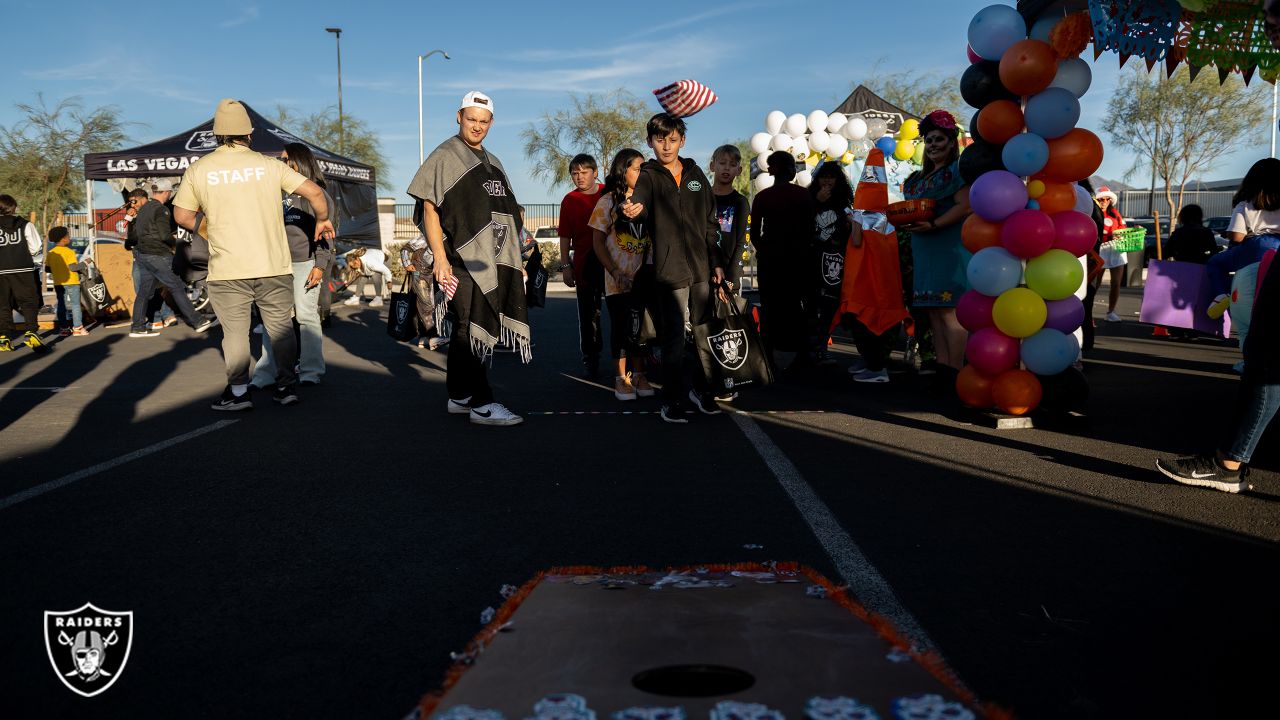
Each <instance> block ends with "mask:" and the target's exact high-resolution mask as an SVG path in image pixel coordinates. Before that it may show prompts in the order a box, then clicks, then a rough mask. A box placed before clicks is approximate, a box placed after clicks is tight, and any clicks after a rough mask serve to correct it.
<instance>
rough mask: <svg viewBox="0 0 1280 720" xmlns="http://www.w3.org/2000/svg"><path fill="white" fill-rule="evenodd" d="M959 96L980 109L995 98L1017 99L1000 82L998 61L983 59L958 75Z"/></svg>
mask: <svg viewBox="0 0 1280 720" xmlns="http://www.w3.org/2000/svg"><path fill="white" fill-rule="evenodd" d="M960 96H961V97H963V98H964V101H965V102H967V103H969V105H971V106H973V107H976V108H978V109H982V108H984V107H986V106H987V104H988V103H992V102H995V101H996V100H1017V99H1018V96H1017V95H1014V94H1013V93H1011V92H1009V91H1008V90H1007V89H1005V86H1004V85H1003V84H1001V82H1000V63H997V62H991V61H989V60H984V61H982V62H979V63H974V64H972V65H970V66H969V67H968V68H966V69H965V71H964V74H963V75H961V76H960Z"/></svg>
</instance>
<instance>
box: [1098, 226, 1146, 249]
mask: <svg viewBox="0 0 1280 720" xmlns="http://www.w3.org/2000/svg"><path fill="white" fill-rule="evenodd" d="M1146 246H1147V229H1146V228H1141V227H1131V228H1124V229H1122V230H1116V231H1115V232H1114V233H1112V235H1111V242H1105V243H1102V247H1104V248H1107V249H1110V250H1114V251H1116V252H1140V251H1142V249H1143V248H1145V247H1146Z"/></svg>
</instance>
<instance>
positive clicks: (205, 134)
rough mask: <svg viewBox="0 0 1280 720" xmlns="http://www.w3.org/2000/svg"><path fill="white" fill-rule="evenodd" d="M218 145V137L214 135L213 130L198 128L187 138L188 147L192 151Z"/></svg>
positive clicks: (211, 148) (210, 148) (212, 147)
mask: <svg viewBox="0 0 1280 720" xmlns="http://www.w3.org/2000/svg"><path fill="white" fill-rule="evenodd" d="M217 147H218V138H216V137H214V134H213V131H212V130H197V131H195V132H193V133H191V137H190V138H188V139H187V149H188V150H190V151H191V152H200V151H201V150H213V149H215V148H217Z"/></svg>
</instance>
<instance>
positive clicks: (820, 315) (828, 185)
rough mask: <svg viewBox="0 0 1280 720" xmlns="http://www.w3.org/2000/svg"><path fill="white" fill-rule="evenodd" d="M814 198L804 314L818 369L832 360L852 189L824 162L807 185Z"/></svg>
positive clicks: (833, 165) (836, 168)
mask: <svg viewBox="0 0 1280 720" xmlns="http://www.w3.org/2000/svg"><path fill="white" fill-rule="evenodd" d="M809 194H810V195H811V196H812V197H813V205H814V220H813V233H812V235H811V237H810V244H809V268H808V272H809V274H810V275H812V276H813V277H814V279H813V280H812V282H811V284H810V291H809V297H808V299H807V300H806V302H805V313H806V315H807V316H808V320H809V354H810V356H811V357H812V358H813V359H814V360H815V361H816V362H817V363H818V364H819V365H831V364H834V363H835V360H834V359H832V358H831V356H830V353H828V352H827V341H828V339H829V338H830V337H831V325H832V319H833V318H834V317H835V314H836V308H837V307H839V305H840V286H841V284H842V283H843V282H844V263H845V255H844V251H845V245H846V244H847V243H848V241H849V233H850V232H851V231H852V230H853V222H852V220H851V216H852V214H853V208H852V205H853V186H851V185H850V184H849V179H848V178H847V177H845V174H844V171H843V170H841V169H840V165H839V164H838V163H834V162H825V163H822V164H821V165H819V166H818V168H817V170H815V171H814V174H813V182H812V183H811V184H810V185H809Z"/></svg>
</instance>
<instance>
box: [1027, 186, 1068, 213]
mask: <svg viewBox="0 0 1280 720" xmlns="http://www.w3.org/2000/svg"><path fill="white" fill-rule="evenodd" d="M1036 202H1038V203H1040V211H1041V212H1046V213H1049V214H1050V215H1052V214H1053V213H1060V212H1066V211H1068V210H1074V209H1075V207H1076V191H1075V189H1074V187H1073V186H1072V184H1071V183H1060V182H1053V181H1046V182H1045V184H1044V192H1043V193H1041V194H1040V197H1039V198H1037V199H1036Z"/></svg>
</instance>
